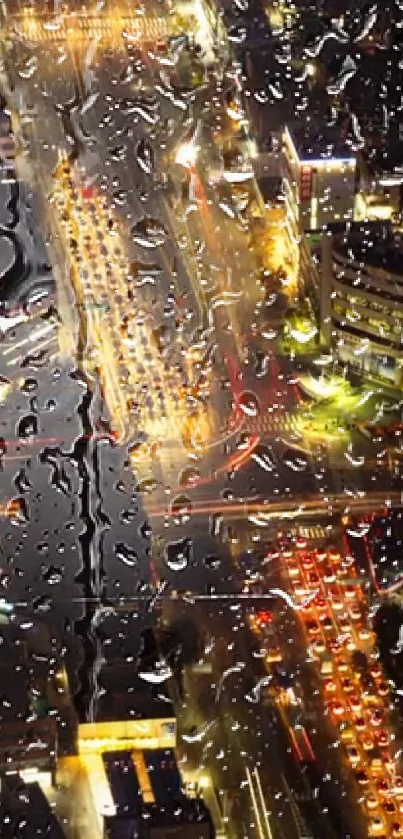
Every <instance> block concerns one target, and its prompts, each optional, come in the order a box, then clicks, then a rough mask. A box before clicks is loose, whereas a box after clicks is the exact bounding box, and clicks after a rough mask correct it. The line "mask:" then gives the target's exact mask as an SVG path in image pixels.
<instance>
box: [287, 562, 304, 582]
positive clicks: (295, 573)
mask: <svg viewBox="0 0 403 839" xmlns="http://www.w3.org/2000/svg"><path fill="white" fill-rule="evenodd" d="M287 571H288V574H289V576H290V577H293V578H295V577H300V576H301V571H300V569H299V568H298V565H294V564H293V563H291V562H289V563H288V565H287Z"/></svg>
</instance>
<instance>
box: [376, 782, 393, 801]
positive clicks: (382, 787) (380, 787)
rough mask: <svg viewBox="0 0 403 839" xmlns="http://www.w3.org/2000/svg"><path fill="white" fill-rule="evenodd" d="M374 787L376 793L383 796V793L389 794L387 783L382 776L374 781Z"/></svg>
mask: <svg viewBox="0 0 403 839" xmlns="http://www.w3.org/2000/svg"><path fill="white" fill-rule="evenodd" d="M376 789H377V791H378V795H379V796H380V797H381V798H383V797H384V796H385V795H388V794H389V791H390V790H389V784H388V782H387V781H385V779H384V778H381V779H380V780H379V781H377V782H376Z"/></svg>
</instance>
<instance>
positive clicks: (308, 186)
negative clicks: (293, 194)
mask: <svg viewBox="0 0 403 839" xmlns="http://www.w3.org/2000/svg"><path fill="white" fill-rule="evenodd" d="M311 195H312V167H311V166H301V175H300V181H299V197H300V201H310V200H311Z"/></svg>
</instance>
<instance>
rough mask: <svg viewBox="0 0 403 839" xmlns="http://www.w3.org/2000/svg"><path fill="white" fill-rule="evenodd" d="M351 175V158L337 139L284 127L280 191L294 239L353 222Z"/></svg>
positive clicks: (349, 152)
mask: <svg viewBox="0 0 403 839" xmlns="http://www.w3.org/2000/svg"><path fill="white" fill-rule="evenodd" d="M355 173H356V158H355V155H353V154H352V152H351V151H350V149H349V148H348V147H347V146H346V145H345V144H344V143H343V142H342V141H341V140H339V139H338V137H335V136H333V139H331V137H330V135H329V136H328V135H327V134H326V133H319V132H315V131H313V130H310V131H309V132H301V131H300V130H298V131H297V130H296V129H292V128H291V127H289V126H286V127H285V130H284V134H283V175H284V190H285V193H286V202H287V210H288V218H289V224H290V228H291V233H292V234H293V235H294V237H295V236H296V237H299V236H300V234H301V233H303V232H306V231H309V230H311V231H314V230H323V229H324V228H325V227H326V225H328V224H332V223H333V222H341V221H350V220H352V219H353V215H354V200H355Z"/></svg>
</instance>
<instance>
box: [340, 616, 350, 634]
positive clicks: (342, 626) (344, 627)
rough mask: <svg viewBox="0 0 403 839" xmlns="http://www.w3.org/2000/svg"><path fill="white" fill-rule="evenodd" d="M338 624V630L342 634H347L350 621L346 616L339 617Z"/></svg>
mask: <svg viewBox="0 0 403 839" xmlns="http://www.w3.org/2000/svg"><path fill="white" fill-rule="evenodd" d="M338 622H339V626H340V629H342V630H343V632H347V631H348V630H349V629H350V620H349V618H348V617H347V615H340V617H339V618H338Z"/></svg>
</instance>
